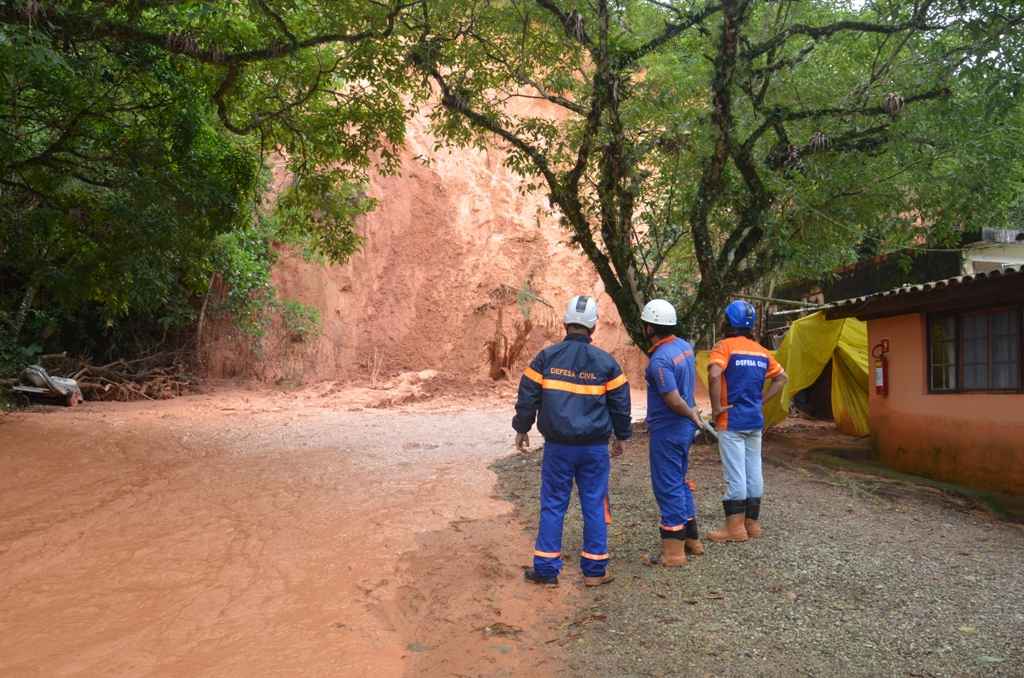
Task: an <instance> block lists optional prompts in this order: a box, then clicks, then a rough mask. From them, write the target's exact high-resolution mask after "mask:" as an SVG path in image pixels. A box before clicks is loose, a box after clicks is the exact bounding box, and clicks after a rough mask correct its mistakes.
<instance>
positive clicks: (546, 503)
mask: <svg viewBox="0 0 1024 678" xmlns="http://www.w3.org/2000/svg"><path fill="white" fill-rule="evenodd" d="M609 468H610V463H609V460H608V445H607V443H600V444H596V445H563V444H561V443H551V442H545V443H544V463H543V465H542V467H541V484H540V526H539V528H538V530H537V541H536V543H535V545H534V549H535V551H534V556H533V568H534V570H536V572H537V574H539V575H541V576H543V577H549V576H552V575H557V574H558V573H559V572H561V570H562V558H561V551H562V525H563V523H564V521H565V512H566V510H567V509H568V508H569V497H570V495H571V494H572V484H573V481H574V480H575V481H576V487H577V488H578V489H579V494H580V506H581V508H582V509H583V548H582V554H581V556H580V569H582V570H583V574H584V575H586V576H588V577H600V576H602V575H604V573H605V569H606V568H607V566H608V526H607V525H606V524H605V521H604V500H605V497H606V496H607V495H608V472H609ZM556 554H557V555H556Z"/></svg>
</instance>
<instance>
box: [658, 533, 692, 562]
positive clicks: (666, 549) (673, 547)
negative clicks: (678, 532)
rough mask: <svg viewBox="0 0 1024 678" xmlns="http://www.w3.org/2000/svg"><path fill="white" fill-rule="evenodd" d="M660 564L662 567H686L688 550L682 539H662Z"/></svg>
mask: <svg viewBox="0 0 1024 678" xmlns="http://www.w3.org/2000/svg"><path fill="white" fill-rule="evenodd" d="M658 564H659V565H661V566H662V567H682V566H683V565H686V550H685V548H684V546H683V540H682V539H662V540H661V555H660V556H659V557H658Z"/></svg>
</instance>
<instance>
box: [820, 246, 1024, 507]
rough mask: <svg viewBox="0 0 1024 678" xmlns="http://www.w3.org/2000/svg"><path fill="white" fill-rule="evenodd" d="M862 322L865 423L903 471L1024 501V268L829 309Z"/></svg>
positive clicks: (880, 449) (834, 315)
mask: <svg viewBox="0 0 1024 678" xmlns="http://www.w3.org/2000/svg"><path fill="white" fill-rule="evenodd" d="M826 314H827V317H828V318H830V319H839V318H850V317H856V318H859V319H861V320H865V321H867V326H868V347H869V352H870V361H871V362H870V365H869V367H870V369H871V373H872V377H871V379H870V380H869V382H870V383H869V391H870V393H869V401H868V409H869V418H870V424H871V437H872V442H873V445H874V448H875V451H876V453H877V455H878V457H879V459H880V460H881V461H882V462H883V463H885V464H887V465H888V466H890V467H892V468H895V469H897V470H900V471H905V472H908V473H915V474H920V475H925V476H929V477H932V478H936V479H939V480H944V481H949V482H954V483H958V484H962V485H966V486H970V487H975V488H978V489H984V490H993V491H997V492H1005V493H1010V494H1018V495H1024V338H1022V337H1024V332H1022V328H1024V268H1020V267H1012V266H1010V267H1007V266H1000V267H998V268H994V269H992V270H989V271H986V272H977V273H972V274H970V275H960V276H957V277H953V278H947V279H944V280H938V281H934V282H927V283H920V284H914V285H905V286H903V287H898V288H895V289H891V290H888V291H884V292H879V293H876V294H869V295H866V296H862V297H857V298H854V299H847V300H843V301H837V302H834V303H833V304H832V305H831V306H830V307H829V308H828V310H827V312H826Z"/></svg>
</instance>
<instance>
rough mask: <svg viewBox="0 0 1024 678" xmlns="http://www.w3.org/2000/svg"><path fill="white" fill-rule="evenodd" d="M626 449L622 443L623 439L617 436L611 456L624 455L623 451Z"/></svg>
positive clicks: (613, 442)
mask: <svg viewBox="0 0 1024 678" xmlns="http://www.w3.org/2000/svg"><path fill="white" fill-rule="evenodd" d="M625 451H626V448H625V446H624V445H623V444H622V441H621V440H619V439H618V438H616V439H615V440H613V441H612V449H611V456H613V457H620V456H622V453H623V452H625Z"/></svg>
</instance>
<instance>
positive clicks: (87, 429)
mask: <svg viewBox="0 0 1024 678" xmlns="http://www.w3.org/2000/svg"><path fill="white" fill-rule="evenodd" d="M324 396H327V397H324ZM439 408H440V409H439ZM473 408H474V409H467V408H466V407H465V406H449V407H447V408H444V407H443V406H441V405H439V404H436V403H435V404H433V405H431V404H427V405H420V406H415V407H405V408H401V409H391V410H373V409H363V408H362V407H359V406H358V403H352V402H349V403H346V402H345V399H344V397H342V396H339V394H337V393H330V394H310V393H303V394H283V393H267V392H244V391H235V392H229V393H217V394H216V395H200V396H194V397H189V398H182V399H179V400H176V401H169V402H155V403H132V404H91V405H86V406H83V407H82V408H79V409H77V410H75V411H66V410H49V411H46V412H28V413H19V414H14V415H10V416H7V417H4V418H2V419H0V572H2V573H3V575H2V579H0V675H3V676H47V677H50V676H98V675H117V676H181V675H205V676H294V675H302V676H367V675H373V676H375V677H385V676H402V675H415V676H441V675H444V676H449V675H467V676H475V675H487V676H500V675H527V674H528V675H531V676H543V675H549V674H552V675H553V674H554V673H556V672H558V671H559V670H560V665H559V663H558V658H557V657H556V656H554V654H553V652H554V649H555V648H557V645H554V644H552V643H550V642H549V641H551V640H552V639H554V638H556V637H557V633H558V628H559V627H560V626H561V625H562V624H563V623H564V620H565V618H566V616H567V615H568V608H569V605H568V598H569V597H571V596H573V595H575V594H574V593H573V589H574V588H575V587H574V586H568V587H566V586H563V587H562V588H561V589H558V590H554V591H552V590H547V589H543V590H542V589H533V588H529V587H525V586H523V585H521V584H520V576H521V575H520V572H521V570H520V565H522V564H524V563H527V562H528V560H529V553H530V548H531V545H530V543H529V538H528V536H527V535H526V534H525V533H524V532H523V531H522V529H521V526H520V525H519V524H517V523H516V522H515V521H514V520H513V519H512V518H511V516H510V514H509V511H510V508H511V507H510V506H509V505H508V504H507V503H505V502H502V501H499V500H496V499H494V498H493V497H492V493H493V486H494V475H493V473H492V472H491V471H489V470H488V468H487V467H488V464H489V463H490V462H491V461H492V460H494V459H495V458H497V457H500V456H503V455H505V454H508V452H509V451H510V449H511V444H512V435H511V433H510V430H509V414H510V412H509V404H508V402H507V401H505V402H502V401H498V400H495V401H494V402H478V403H477V404H475V405H474V406H473ZM569 579H570V581H572V579H571V577H570V578H569Z"/></svg>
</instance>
